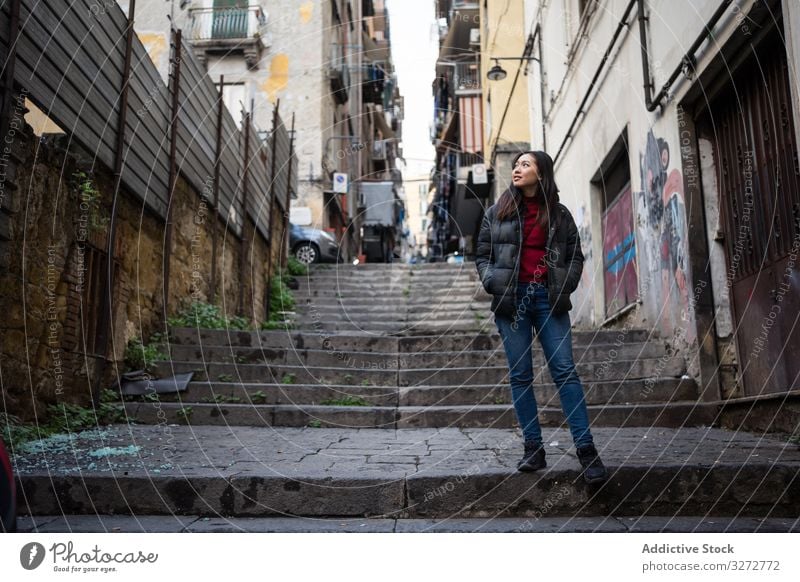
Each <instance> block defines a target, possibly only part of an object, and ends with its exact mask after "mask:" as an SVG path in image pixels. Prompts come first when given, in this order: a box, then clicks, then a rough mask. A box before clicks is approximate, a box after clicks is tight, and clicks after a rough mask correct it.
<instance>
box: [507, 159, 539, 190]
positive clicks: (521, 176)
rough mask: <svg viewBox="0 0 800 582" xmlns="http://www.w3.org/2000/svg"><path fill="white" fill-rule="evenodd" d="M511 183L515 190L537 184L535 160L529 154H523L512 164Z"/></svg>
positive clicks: (537, 175) (537, 176) (537, 173)
mask: <svg viewBox="0 0 800 582" xmlns="http://www.w3.org/2000/svg"><path fill="white" fill-rule="evenodd" d="M511 181H512V182H513V184H514V186H516V187H517V188H524V187H525V186H535V185H536V184H538V182H539V172H538V170H537V168H536V159H535V158H534V157H533V156H532V155H530V154H523V155H521V156H520V157H519V159H518V160H517V161H516V163H514V168H513V170H512V173H511Z"/></svg>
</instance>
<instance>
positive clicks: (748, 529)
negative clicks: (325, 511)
mask: <svg viewBox="0 0 800 582" xmlns="http://www.w3.org/2000/svg"><path fill="white" fill-rule="evenodd" d="M17 531H18V532H20V533H69V534H76V533H97V532H110V531H113V532H119V533H242V532H247V533H331V532H338V533H434V532H436V533H476V532H481V533H626V532H634V533H687V534H695V533H743V534H744V533H750V534H752V533H800V521H798V520H796V519H795V518H793V517H784V518H780V517H774V518H760V517H736V516H724V517H722V516H717V517H713V516H712V517H708V516H704V515H689V516H670V515H655V516H642V515H635V516H620V517H606V516H597V517H572V516H568V517H536V519H531V518H527V517H499V518H492V519H486V518H484V517H472V518H458V519H451V518H449V517H444V518H441V519H413V518H401V519H397V518H394V517H390V518H380V517H368V518H363V517H361V518H358V517H355V518H354V517H335V518H324V517H230V516H228V517H203V516H202V515H185V516H183V515H182V516H175V515H141V514H137V515H102V514H101V515H36V516H20V517H19V518H18V520H17Z"/></svg>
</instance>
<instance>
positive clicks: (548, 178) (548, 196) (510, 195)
mask: <svg viewBox="0 0 800 582" xmlns="http://www.w3.org/2000/svg"><path fill="white" fill-rule="evenodd" d="M525 154H528V155H529V156H532V157H533V159H534V160H536V171H537V173H538V174H539V184H538V186H539V188H538V191H537V196H536V198H537V201H538V203H539V216H538V218H537V222H538V223H539V224H540V225H541V226H543V227H544V228H547V227H548V226H549V224H550V214H551V213H552V212H553V211H554V210H555V208H556V204H557V203H558V201H559V199H560V197H559V195H558V186H557V185H556V179H555V173H554V172H553V158H551V157H550V156H549V155H548V154H547V153H546V152H542V151H530V152H521V153H519V154H517V156H516V157H515V158H514V161H513V162H511V167H512V168H513V167H514V165H515V164H516V163H517V160H519V159H520V158H521V157H522V156H524V155H525ZM522 196H523V194H522V190H521V189H520V188H517V187H516V186H514V185H513V184H511V186H509V187H508V190H506V191H505V192H503V194H502V195H501V196H500V199H499V200H498V201H497V218H498V219H499V220H505V219H506V218H508V217H510V216H514V215H516V214H518V213H519V212H521V211H522Z"/></svg>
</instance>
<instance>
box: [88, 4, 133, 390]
mask: <svg viewBox="0 0 800 582" xmlns="http://www.w3.org/2000/svg"><path fill="white" fill-rule="evenodd" d="M135 13H136V0H131V2H130V5H129V8H128V23H127V30H126V37H125V61H124V65H123V69H122V87H121V88H120V105H119V116H118V118H117V143H116V151H115V152H114V197H113V199H112V202H111V213H110V217H109V226H108V240H107V241H106V243H107V244H106V279H105V289H104V290H103V301H102V307H101V309H100V321H99V325H98V334H99V337H98V338H97V340H98V341H97V343H98V344H99V345H100V346H102V347H101V350H102V351H101V354H100V355H101V357H102V359H101V360H100V361H99V362H98V365H97V368H96V370H95V382H94V385H93V386H92V387H91V390H92V400H93V401H94V402H95V404H96V403H98V402H99V400H100V392H101V390H100V383H101V382H102V380H103V377H104V376H105V373H106V370H107V369H108V363H109V351H111V354H110V355H111V356H112V357H113V356H114V353H113V352H114V351H113V350H109V348H110V347H112V344H113V341H112V333H111V332H112V328H113V324H114V316H113V306H114V298H113V295H114V250H115V248H116V241H117V199H118V197H119V192H120V188H121V186H122V165H123V162H124V160H125V156H124V153H123V150H124V149H125V125H126V123H127V118H128V89H129V81H130V75H131V54H132V53H133V35H134V34H136V33H135V31H134V29H133V20H134V14H135Z"/></svg>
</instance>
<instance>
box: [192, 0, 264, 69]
mask: <svg viewBox="0 0 800 582" xmlns="http://www.w3.org/2000/svg"><path fill="white" fill-rule="evenodd" d="M267 20H268V18H267V13H266V12H265V11H264V9H263V8H262V7H261V6H259V5H250V6H245V7H241V8H236V7H225V8H220V7H218V8H192V9H190V10H189V31H188V34H187V38H188V40H189V42H190V43H191V44H192V48H193V49H194V51H195V53H197V55H198V57H199V58H200V59H201V60H204V61H205V59H206V54H210V53H229V52H232V51H236V52H241V53H243V55H244V58H245V61H246V62H247V66H248V67H249V68H251V69H253V68H256V67H257V66H258V61H259V60H261V53H262V51H263V50H264V49H265V48H266V47H267V46H269V37H268V34H267Z"/></svg>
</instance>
